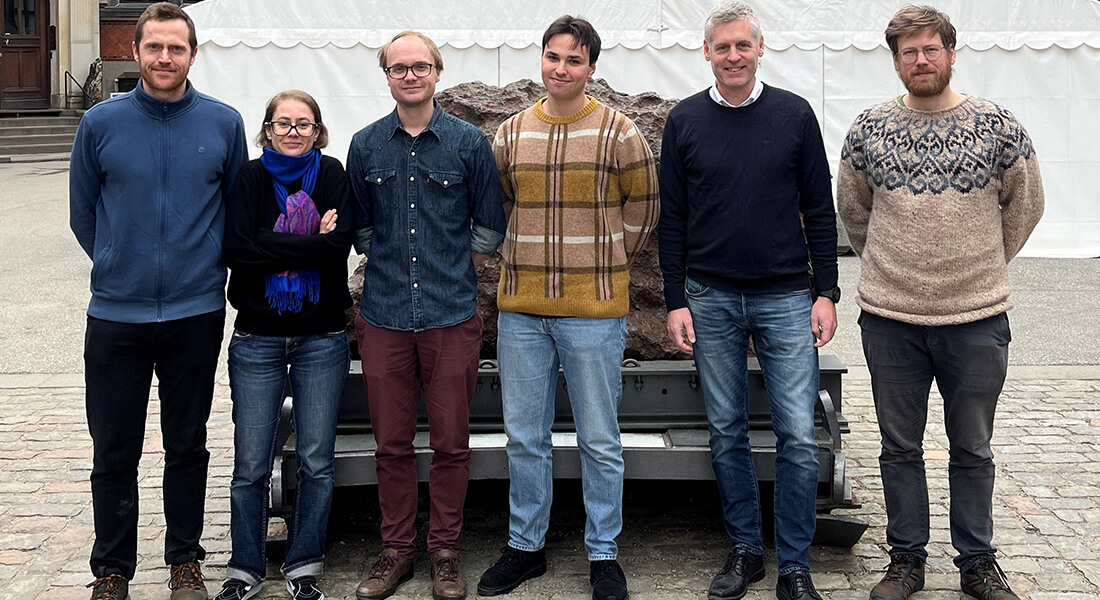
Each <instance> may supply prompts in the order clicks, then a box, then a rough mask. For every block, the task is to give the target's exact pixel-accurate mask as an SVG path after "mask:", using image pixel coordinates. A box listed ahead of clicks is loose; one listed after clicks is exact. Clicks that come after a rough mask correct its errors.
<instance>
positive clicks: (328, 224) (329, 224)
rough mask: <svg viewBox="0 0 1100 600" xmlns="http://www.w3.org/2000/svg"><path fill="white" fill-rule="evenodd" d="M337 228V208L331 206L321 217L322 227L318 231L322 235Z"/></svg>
mask: <svg viewBox="0 0 1100 600" xmlns="http://www.w3.org/2000/svg"><path fill="white" fill-rule="evenodd" d="M335 229H336V209H335V208H330V209H329V210H328V212H326V213H325V216H323V217H321V228H320V229H319V230H318V231H317V233H320V234H321V235H324V234H326V233H331V232H332V231H333V230H335Z"/></svg>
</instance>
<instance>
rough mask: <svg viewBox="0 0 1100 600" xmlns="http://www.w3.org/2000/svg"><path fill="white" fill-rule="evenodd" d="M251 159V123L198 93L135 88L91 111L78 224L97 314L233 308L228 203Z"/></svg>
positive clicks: (75, 207)
mask: <svg viewBox="0 0 1100 600" xmlns="http://www.w3.org/2000/svg"><path fill="white" fill-rule="evenodd" d="M247 160H248V152H247V149H246V141H245V133H244V122H243V121H242V120H241V115H240V114H239V113H238V112H237V111H236V110H234V109H233V108H232V107H231V106H229V105H227V104H224V103H222V102H219V101H218V100H215V99H213V98H211V97H209V96H206V95H203V94H200V93H198V92H197V91H195V89H194V88H193V87H191V84H190V82H188V84H187V92H186V93H185V94H184V96H183V97H182V98H180V99H179V100H176V101H174V102H163V101H160V100H157V99H155V98H153V97H152V96H150V95H149V94H147V93H145V91H144V89H143V88H142V86H141V85H138V87H137V88H135V89H134V91H132V92H130V93H128V94H126V95H123V96H118V97H116V98H112V99H110V100H106V101H104V102H101V103H99V104H97V105H96V106H95V107H93V108H92V109H91V110H89V111H88V112H87V113H85V114H84V118H83V119H82V120H81V121H80V127H79V129H78V130H77V134H76V140H75V141H74V142H73V152H72V160H71V167H70V172H69V224H70V226H71V227H72V230H73V233H74V234H76V239H77V241H78V242H80V246H81V247H82V248H83V249H84V252H86V253H87V254H88V256H89V257H91V259H92V277H91V279H92V283H91V287H92V301H91V303H90V304H89V306H88V314H89V315H90V316H93V317H96V318H100V319H106V320H110V321H118V322H122V323H153V322H161V321H172V320H175V319H182V318H186V317H191V316H194V315H199V314H204V313H208V312H213V311H215V310H218V309H221V308H223V307H224V306H225V279H226V269H225V265H224V264H222V262H221V249H222V232H223V229H224V223H225V208H224V205H223V202H222V196H223V195H224V194H225V193H226V192H228V190H229V187H230V185H231V184H232V179H233V177H234V175H236V173H237V169H238V168H239V167H240V166H241V165H243V164H244V163H245V162H246V161H247Z"/></svg>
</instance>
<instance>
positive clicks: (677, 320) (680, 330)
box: [668, 308, 695, 354]
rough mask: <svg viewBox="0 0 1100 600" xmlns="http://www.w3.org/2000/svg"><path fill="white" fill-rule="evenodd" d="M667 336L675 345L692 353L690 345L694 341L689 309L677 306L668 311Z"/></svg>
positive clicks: (693, 328)
mask: <svg viewBox="0 0 1100 600" xmlns="http://www.w3.org/2000/svg"><path fill="white" fill-rule="evenodd" d="M668 337H669V339H671V340H672V341H673V343H675V344H676V347H677V348H679V349H681V350H683V351H684V352H687V353H688V354H693V353H694V350H693V349H692V347H691V345H692V344H694V343H695V327H694V326H693V325H692V324H691V311H690V310H688V309H687V308H677V309H676V310H671V311H669V312H668Z"/></svg>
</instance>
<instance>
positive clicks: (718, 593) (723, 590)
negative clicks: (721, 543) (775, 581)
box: [707, 548, 764, 600]
mask: <svg viewBox="0 0 1100 600" xmlns="http://www.w3.org/2000/svg"><path fill="white" fill-rule="evenodd" d="M763 578H764V557H763V556H761V555H759V554H753V553H752V552H749V551H748V550H745V549H744V548H734V549H733V550H730V553H729V556H727V557H726V564H725V565H723V566H722V570H721V571H718V574H717V575H715V576H714V579H713V580H712V581H711V582H710V589H709V590H707V598H708V600H740V599H741V598H744V597H745V593H746V592H748V591H749V584H751V583H756V582H757V581H760V580H761V579H763Z"/></svg>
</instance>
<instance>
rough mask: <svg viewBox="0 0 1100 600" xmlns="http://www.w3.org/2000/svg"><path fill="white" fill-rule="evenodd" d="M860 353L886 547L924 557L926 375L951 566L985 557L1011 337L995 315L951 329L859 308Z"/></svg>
mask: <svg viewBox="0 0 1100 600" xmlns="http://www.w3.org/2000/svg"><path fill="white" fill-rule="evenodd" d="M859 324H860V327H861V328H862V333H863V352H864V356H866V357H867V368H868V370H869V371H870V372H871V392H872V395H873V396H874V399H875V413H876V414H877V415H878V426H879V432H880V433H881V434H882V453H881V454H880V455H879V469H880V471H881V472H882V489H883V495H884V496H885V498H886V516H887V524H886V543H887V544H889V545H890V553H891V554H897V553H902V552H905V553H911V554H916V555H919V556H922V557H927V556H928V552H927V550H926V549H925V546H926V545H927V544H928V541H929V523H928V512H929V511H928V484H927V482H926V479H925V470H924V448H923V441H924V427H925V423H926V422H927V420H928V393H929V390H930V388H931V385H932V381H933V379H934V380H935V381H936V386H937V387H938V388H939V391H940V395H941V396H943V415H944V428H945V429H946V432H947V440H948V446H949V461H948V483H949V487H950V493H951V510H950V513H951V514H950V526H951V544H952V545H953V546H954V547H955V550H956V551H957V552H958V555H957V556H956V557H955V565H956V566H958V567H960V568H965V566H966V565H967V563H969V562H970V561H972V560H974V559H976V558H980V557H983V556H992V555H994V553H995V552H996V549H995V548H994V547H993V543H992V541H993V479H994V475H995V469H994V465H993V450H992V448H991V447H990V440H991V439H992V437H993V418H994V415H995V414H996V412H997V399H998V397H999V396H1000V394H1001V388H1002V387H1003V386H1004V381H1005V375H1006V372H1007V369H1008V343H1009V341H1010V340H1011V339H1012V335H1011V333H1010V331H1009V326H1008V315H1006V314H1004V313H1001V314H999V315H995V316H992V317H989V318H986V319H982V320H980V321H974V322H972V323H963V324H960V325H944V326H939V327H922V326H920V325H910V324H908V323H902V322H901V321H895V320H893V319H886V318H883V317H879V316H875V315H872V314H870V313H867V312H864V313H862V314H861V315H860V317H859Z"/></svg>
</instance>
